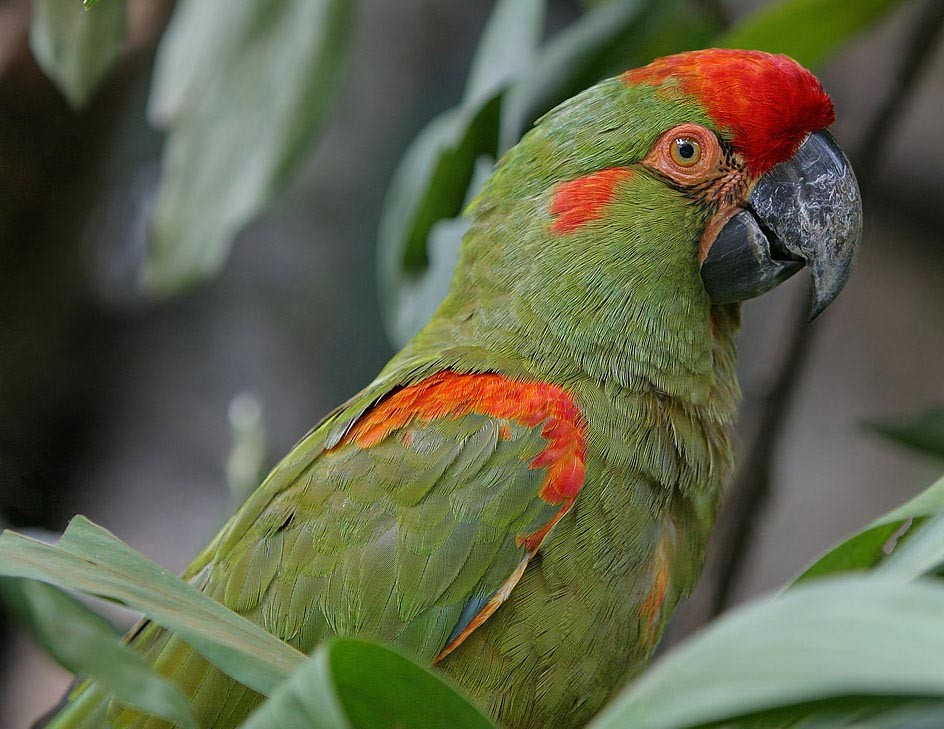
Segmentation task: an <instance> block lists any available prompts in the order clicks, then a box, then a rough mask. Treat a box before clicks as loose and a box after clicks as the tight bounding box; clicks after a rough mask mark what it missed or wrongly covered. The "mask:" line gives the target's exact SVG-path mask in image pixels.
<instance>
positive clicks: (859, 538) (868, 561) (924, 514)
mask: <svg viewBox="0 0 944 729" xmlns="http://www.w3.org/2000/svg"><path fill="white" fill-rule="evenodd" d="M942 513H944V479H941V480H940V481H937V482H936V483H935V484H933V485H932V486H930V487H929V488H928V489H927V490H925V491H923V492H921V493H920V494H918V495H917V496H916V497H914V498H913V499H912V500H911V501H909V502H908V503H906V504H903V505H902V506H899V507H898V508H897V509H894V510H892V511H890V512H888V513H887V514H885V515H884V516H882V517H880V518H879V519H876V520H875V521H874V522H872V523H871V524H869V525H868V526H867V527H865V528H864V529H863V530H862V531H860V532H858V533H857V534H855V535H853V536H851V537H849V538H848V539H846V540H845V541H843V542H841V543H840V544H838V545H836V546H835V547H833V548H832V549H830V550H829V551H828V552H826V554H824V555H822V556H821V557H820V558H819V559H817V560H816V561H815V562H814V563H813V564H812V565H810V566H809V567H807V568H806V569H805V570H804V571H803V572H802V573H801V574H800V575H799V576H798V577H797V578H796V580H795V582H803V581H805V580H809V579H813V578H818V577H826V576H829V575H837V574H842V573H849V572H858V571H864V570H869V569H872V568H874V567H876V566H879V565H881V564H882V563H883V562H884V561H885V560H886V559H887V558H888V555H889V549H888V548H889V547H891V546H892V544H891V542H890V540H892V539H893V538H894V537H895V536H896V535H899V536H898V540H897V544H898V545H899V546H900V545H901V544H903V543H906V542H908V541H909V540H910V539H912V538H914V537H915V536H917V535H919V534H920V531H919V530H918V529H917V527H918V526H919V525H920V524H921V523H922V522H923V521H924V520H926V519H928V518H930V517H932V516H936V515H939V514H942ZM892 564H893V565H894V564H895V562H892Z"/></svg>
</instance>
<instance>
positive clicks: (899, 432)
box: [867, 408, 944, 458]
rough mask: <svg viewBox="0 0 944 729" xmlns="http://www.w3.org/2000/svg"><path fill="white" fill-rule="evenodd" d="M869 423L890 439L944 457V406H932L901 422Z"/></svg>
mask: <svg viewBox="0 0 944 729" xmlns="http://www.w3.org/2000/svg"><path fill="white" fill-rule="evenodd" d="M867 425H868V427H869V428H871V429H872V430H874V431H875V432H876V433H879V434H880V435H883V436H885V437H886V438H888V439H889V440H892V441H895V442H896V443H900V444H901V445H904V446H908V447H909V448H914V449H915V450H918V451H921V452H922V453H927V454H929V455H932V456H938V457H940V458H944V408H931V409H929V410H927V411H925V412H924V413H921V414H920V415H917V416H915V417H913V418H911V419H909V420H903V421H900V422H888V421H877V422H871V423H867Z"/></svg>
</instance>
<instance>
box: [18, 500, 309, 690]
mask: <svg viewBox="0 0 944 729" xmlns="http://www.w3.org/2000/svg"><path fill="white" fill-rule="evenodd" d="M0 575H5V576H8V577H26V578H30V579H34V580H40V581H42V582H48V583H50V584H53V585H56V586H58V587H63V588H66V589H70V590H78V591H79V592H84V593H86V594H88V595H95V596H98V597H101V598H105V599H108V600H113V601H115V602H118V603H121V604H122V605H126V606H128V607H130V608H132V609H134V610H138V611H140V612H142V613H144V614H145V615H146V616H147V617H148V618H150V619H151V620H153V621H154V622H156V623H159V624H160V625H163V626H164V627H165V628H168V629H170V630H173V631H175V632H177V633H179V634H180V636H181V637H182V638H183V639H184V640H186V641H187V642H188V643H189V644H190V645H192V646H193V648H194V649H195V650H197V651H198V652H200V653H201V654H202V655H203V656H205V657H206V658H207V659H208V660H209V661H211V662H212V663H214V664H215V665H216V666H218V667H219V668H220V669H221V670H222V671H224V672H225V673H227V674H229V675H230V676H232V677H233V678H235V679H236V680H237V681H239V682H241V683H243V684H245V685H246V686H249V687H250V688H253V689H255V690H256V691H258V692H260V693H263V694H268V693H269V692H270V691H271V690H272V689H273V688H275V686H276V685H277V684H279V683H280V682H281V681H283V680H285V679H286V678H287V677H288V675H289V674H290V673H291V671H292V670H294V669H295V668H296V667H298V666H299V665H300V664H301V663H302V662H303V661H304V656H303V655H302V654H301V653H299V652H298V651H296V650H295V649H294V648H292V647H290V646H289V645H287V644H285V643H283V642H282V641H280V640H278V639H277V638H275V637H274V636H272V635H270V634H269V633H267V632H266V631H265V630H263V629H262V628H260V627H259V626H257V625H255V624H254V623H250V622H249V621H248V620H246V619H244V618H242V617H240V616H238V615H236V614H235V613H234V612H232V611H230V610H227V609H226V608H225V607H223V606H222V605H221V604H219V603H218V602H215V601H213V600H211V599H210V598H208V597H207V596H206V595H204V594H202V593H201V592H199V591H198V590H197V589H196V588H194V587H193V586H192V585H189V584H187V583H185V582H183V581H182V580H180V579H178V578H177V577H174V576H173V575H171V574H169V573H168V572H167V571H166V570H164V569H162V568H160V567H159V566H157V565H156V564H154V563H153V562H151V561H150V560H148V559H146V558H145V557H143V556H142V555H141V554H139V553H138V552H136V551H134V550H133V549H131V547H129V546H128V545H127V544H125V543H124V542H122V541H121V540H119V539H117V538H116V537H115V536H114V535H113V534H111V533H110V532H108V531H106V530H105V529H103V528H102V527H100V526H97V525H95V524H93V523H92V522H90V521H89V520H87V519H85V518H84V517H81V516H77V517H75V518H74V519H73V520H72V521H71V522H70V523H69V527H68V528H67V529H66V531H65V533H64V534H63V535H62V537H61V538H60V539H59V541H58V543H57V544H56V545H55V546H51V545H48V544H44V543H42V542H37V541H35V540H33V539H29V538H27V537H24V536H22V535H19V534H16V533H14V532H10V531H4V532H3V533H2V534H0Z"/></svg>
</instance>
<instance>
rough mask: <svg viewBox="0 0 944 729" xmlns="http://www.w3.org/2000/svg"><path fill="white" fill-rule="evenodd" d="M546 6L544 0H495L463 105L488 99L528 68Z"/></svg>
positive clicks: (467, 84) (473, 64) (470, 75)
mask: <svg viewBox="0 0 944 729" xmlns="http://www.w3.org/2000/svg"><path fill="white" fill-rule="evenodd" d="M546 5H547V2H546V0H498V2H496V4H495V8H494V10H492V13H491V15H490V16H489V18H488V24H487V25H486V26H485V29H484V30H483V31H482V39H481V40H480V41H479V45H478V48H476V50H475V57H474V58H473V59H472V67H471V68H470V69H469V78H468V80H467V81H466V85H465V94H464V95H463V99H462V100H463V103H464V104H470V105H472V104H478V103H482V102H486V101H488V100H489V99H490V98H492V97H493V96H494V95H495V94H497V93H499V92H500V91H502V90H504V88H505V87H506V86H507V85H508V84H509V83H511V82H512V81H514V80H515V79H516V78H517V77H518V76H519V75H520V74H521V72H522V71H524V70H525V69H526V68H527V67H528V65H529V64H530V63H531V61H532V60H533V58H534V53H535V50H536V49H537V47H538V43H540V40H541V29H542V28H543V27H544V14H545V12H546V10H547V7H546Z"/></svg>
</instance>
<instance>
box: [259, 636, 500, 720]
mask: <svg viewBox="0 0 944 729" xmlns="http://www.w3.org/2000/svg"><path fill="white" fill-rule="evenodd" d="M275 726H277V727H279V728H280V729H348V728H350V729H385V728H386V727H399V728H400V729H494V727H493V725H492V724H491V722H489V720H488V719H486V718H485V717H484V716H483V715H482V713H481V712H480V711H479V710H478V709H476V708H475V707H474V706H473V705H472V704H470V703H469V702H468V701H467V700H466V699H465V698H463V697H462V696H461V695H460V694H459V693H458V692H457V691H456V690H455V689H453V688H452V687H451V686H449V684H447V683H446V682H445V681H443V680H442V679H441V678H440V677H439V676H437V675H435V674H434V673H432V672H431V671H429V670H427V669H425V668H421V667H420V666H418V665H416V664H415V663H413V662H412V661H410V660H408V659H407V658H404V657H403V656H401V655H400V654H399V653H396V652H395V651H393V650H391V649H389V648H385V647H383V646H380V645H376V644H373V643H367V642H364V641H360V640H355V639H351V638H346V639H339V640H335V641H332V642H330V643H326V644H323V645H321V646H320V647H319V648H318V650H317V651H316V652H315V654H314V655H313V656H312V657H311V658H310V659H309V660H308V662H307V663H305V665H304V666H302V667H301V668H300V669H299V670H297V671H296V672H295V673H294V674H293V675H292V677H291V678H290V679H289V680H288V681H286V682H285V683H284V684H282V685H281V686H279V688H278V689H276V691H275V692H274V693H273V694H272V697H271V698H270V699H269V700H268V701H267V702H266V703H265V704H263V705H262V706H261V707H259V709H258V710H257V711H256V712H255V713H254V714H253V715H252V716H251V717H250V718H249V719H248V720H247V721H246V722H245V723H244V724H243V726H242V729H268V728H269V727H275Z"/></svg>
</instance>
